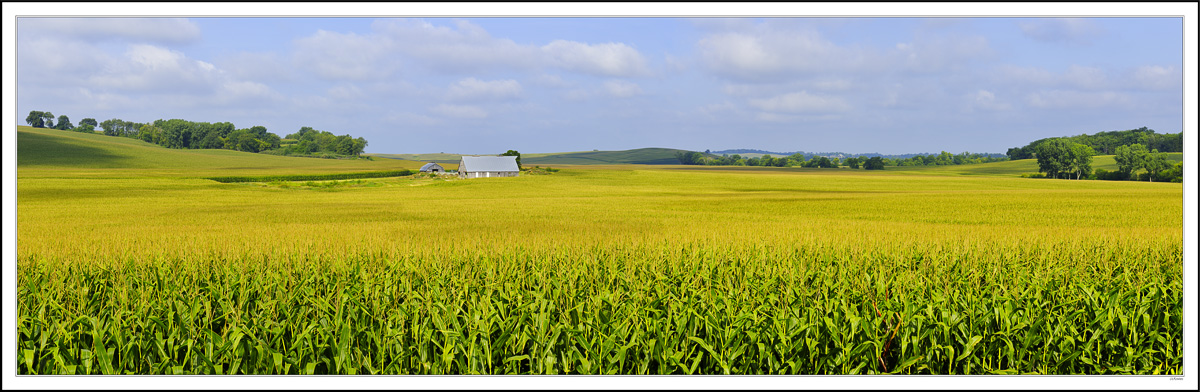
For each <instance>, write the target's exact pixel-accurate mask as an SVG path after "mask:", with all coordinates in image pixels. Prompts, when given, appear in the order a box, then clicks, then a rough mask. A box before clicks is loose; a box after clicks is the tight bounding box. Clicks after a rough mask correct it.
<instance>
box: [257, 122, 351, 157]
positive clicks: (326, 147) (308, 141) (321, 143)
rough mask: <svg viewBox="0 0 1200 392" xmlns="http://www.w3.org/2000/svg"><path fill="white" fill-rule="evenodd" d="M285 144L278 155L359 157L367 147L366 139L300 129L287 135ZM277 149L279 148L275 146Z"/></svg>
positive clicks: (308, 128) (306, 128) (310, 128)
mask: <svg viewBox="0 0 1200 392" xmlns="http://www.w3.org/2000/svg"><path fill="white" fill-rule="evenodd" d="M284 140H285V141H286V143H285V144H284V145H283V147H282V148H281V149H280V151H278V152H279V153H280V155H320V154H335V155H353V156H358V155H361V154H362V152H363V149H364V148H366V147H367V139H363V138H361V137H360V138H354V137H351V136H350V135H348V134H347V135H341V136H336V135H334V134H333V133H331V132H327V131H321V130H316V129H313V128H312V127H300V130H299V131H296V133H293V134H290V135H287V137H286V139H284ZM276 147H279V146H276Z"/></svg>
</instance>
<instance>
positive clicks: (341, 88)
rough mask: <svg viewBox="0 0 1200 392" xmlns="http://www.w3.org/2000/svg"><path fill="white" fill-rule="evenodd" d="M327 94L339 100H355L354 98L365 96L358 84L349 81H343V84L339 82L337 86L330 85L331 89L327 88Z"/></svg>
mask: <svg viewBox="0 0 1200 392" xmlns="http://www.w3.org/2000/svg"><path fill="white" fill-rule="evenodd" d="M325 94H326V95H328V96H329V97H330V98H333V99H337V100H343V101H344V100H354V99H359V98H362V97H363V91H362V89H360V88H358V86H355V85H353V84H348V83H342V84H338V85H336V86H333V87H330V88H329V90H327V91H326V92H325Z"/></svg>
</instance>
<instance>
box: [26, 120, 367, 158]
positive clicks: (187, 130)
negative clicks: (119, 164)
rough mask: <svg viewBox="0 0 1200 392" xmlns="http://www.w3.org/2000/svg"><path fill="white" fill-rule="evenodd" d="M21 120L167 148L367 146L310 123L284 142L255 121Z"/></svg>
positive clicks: (329, 151)
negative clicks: (236, 123)
mask: <svg viewBox="0 0 1200 392" xmlns="http://www.w3.org/2000/svg"><path fill="white" fill-rule="evenodd" d="M25 122H26V123H28V124H29V125H30V126H34V127H39V128H56V129H63V130H73V131H78V132H86V133H95V128H96V127H99V128H101V129H102V130H103V132H104V134H105V135H108V136H120V137H128V138H132V139H138V140H142V141H145V142H149V143H154V144H158V145H161V146H164V147H167V148H189V149H201V148H207V149H227V150H237V151H245V152H268V153H275V154H279V155H316V154H326V155H344V156H358V155H361V154H362V152H363V149H364V148H365V147H366V146H367V140H366V139H363V138H361V137H360V138H353V137H351V136H350V135H342V136H334V135H333V134H332V133H329V132H325V131H318V130H315V129H312V128H310V127H302V128H300V131H299V132H297V133H294V134H291V135H288V139H291V140H288V142H289V143H286V145H285V143H284V139H281V138H280V137H279V135H276V134H274V133H271V132H267V127H264V126H261V125H256V126H253V127H250V128H240V129H239V128H235V127H234V125H233V124H232V123H229V122H218V123H207V122H194V121H187V120H181V119H171V120H162V119H159V120H155V121H154V122H152V123H138V122H132V121H125V120H121V119H119V118H113V119H108V120H104V121H102V122H96V120H95V119H92V118H85V119H83V120H82V121H80V122H79V126H78V127H73V126H71V120H70V119H68V118H67V116H65V115H64V116H59V117H58V126H55V125H54V115H53V114H51V113H50V112H40V111H32V112H30V113H29V116H28V117H26V119H25Z"/></svg>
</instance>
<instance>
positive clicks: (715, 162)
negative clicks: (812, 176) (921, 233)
mask: <svg viewBox="0 0 1200 392" xmlns="http://www.w3.org/2000/svg"><path fill="white" fill-rule="evenodd" d="M675 158H676V159H678V160H679V163H680V164H684V165H711V166H774V167H812V168H836V167H840V166H843V165H844V166H849V167H850V168H851V169H858V168H859V166H860V165H861V166H864V168H867V167H866V165H867V164H868V163H870V164H871V165H870V166H871V167H870V168H867V169H868V170H882V169H883V166H885V165H886V166H924V165H930V166H932V165H968V164H974V163H987V162H996V161H1007V160H1008V158H1006V157H999V158H997V157H991V156H988V155H987V154H975V153H968V152H964V153H961V154H951V153H948V152H945V151H942V153H941V154H937V155H933V154H931V155H927V156H922V155H917V156H913V157H911V158H907V159H895V160H892V159H887V158H882V157H871V158H863V157H851V158H846V159H844V160H843V159H841V158H829V157H824V156H818V155H813V156H811V157H808V158H807V159H806V158H805V156H804V154H799V153H797V154H792V155H788V156H786V157H772V156H770V155H763V156H762V157H758V158H746V157H742V156H741V155H739V154H733V155H721V156H715V155H712V154H704V153H699V152H695V151H680V152H676V153H675Z"/></svg>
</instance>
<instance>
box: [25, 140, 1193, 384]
mask: <svg viewBox="0 0 1200 392" xmlns="http://www.w3.org/2000/svg"><path fill="white" fill-rule="evenodd" d="M22 130H23V131H24V128H22ZM51 132H54V131H42V130H38V131H33V132H30V133H29V134H31V135H32V134H37V135H42V136H44V137H33V138H30V137H29V135H26V134H24V133H22V134H19V145H18V152H19V156H18V162H19V165H18V179H17V196H18V204H17V230H18V249H17V258H18V272H17V273H18V277H17V281H18V286H19V287H18V292H17V301H18V339H17V347H16V348H15V349H16V350H17V355H18V362H19V363H20V364H21V365H20V368H19V372H20V373H22V374H477V373H479V374H872V373H900V374H1025V373H1031V374H1178V373H1180V372H1181V369H1182V347H1181V345H1182V328H1183V325H1182V320H1181V317H1182V300H1181V285H1182V283H1181V282H1182V270H1181V268H1182V207H1183V202H1182V187H1181V185H1180V184H1164V183H1138V182H1104V181H1058V180H1039V179H1023V178H1014V177H1012V176H1011V175H1009V174H1004V175H1002V176H986V175H949V173H940V172H934V173H919V172H909V173H899V172H895V171H891V170H890V169H891V168H889V170H885V171H882V172H874V171H871V172H868V171H863V170H849V169H838V170H832V169H828V170H820V169H784V168H780V169H773V168H705V167H688V166H661V167H660V166H638V165H584V166H564V169H563V170H562V171H560V172H557V173H553V174H549V175H523V176H521V177H516V178H489V179H472V180H457V179H441V178H425V177H411V176H410V177H393V178H369V179H355V180H342V181H307V182H287V181H276V182H257V183H256V182H250V183H218V182H215V181H211V180H206V179H203V178H200V177H202V176H204V175H210V174H212V173H223V174H224V173H227V172H234V173H237V174H238V175H272V174H274V175H289V174H305V173H333V172H338V171H344V172H352V171H378V170H390V169H399V168H412V166H411V164H412V163H415V164H417V166H419V164H420V162H411V163H410V162H405V161H399V160H383V159H379V160H377V161H373V162H372V161H331V160H322V159H308V158H287V157H275V156H262V155H258V154H245V153H232V152H217V151H178V150H167V149H162V148H157V147H154V146H149V145H144V144H139V143H136V142H132V141H126V140H123V139H119V138H112V137H104V136H96V137H97V139H96V140H91V139H86V140H84V141H79V139H77V138H80V137H82V138H90V137H92V135H82V136H76V135H74V134H70V133H65V132H64V133H63V135H65V136H63V137H61V138H60V137H58V136H59V134H52V133H51ZM101 138H104V139H103V140H102V139H101ZM110 139H115V141H113V142H112V143H117V144H119V145H121V146H128V148H126V147H120V146H118V145H116V144H114V145H106V144H103V142H107V141H108V140H110ZM60 140H61V142H60ZM27 141H29V143H30V144H29V145H28V146H27V145H26V144H25V143H26V142H27ZM59 144H63V146H57V145H59ZM81 148H92V150H80V149H81ZM72 149H74V150H72ZM62 151H73V152H74V153H73V154H70V156H69V158H68V157H64V156H62V155H60V154H62ZM81 151H82V152H81ZM89 154H99V155H100V156H91V155H89ZM225 154H229V155H225ZM189 160H190V161H189ZM114 161H117V162H120V165H116V164H114V163H113V162H114ZM180 162H190V163H191V164H183V163H180ZM1019 163H1020V162H1012V163H1011V164H1019ZM96 164H102V165H113V166H99V167H94V168H93V166H92V165H96ZM325 165H328V166H325ZM556 167H558V166H556ZM978 174H982V173H978Z"/></svg>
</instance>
